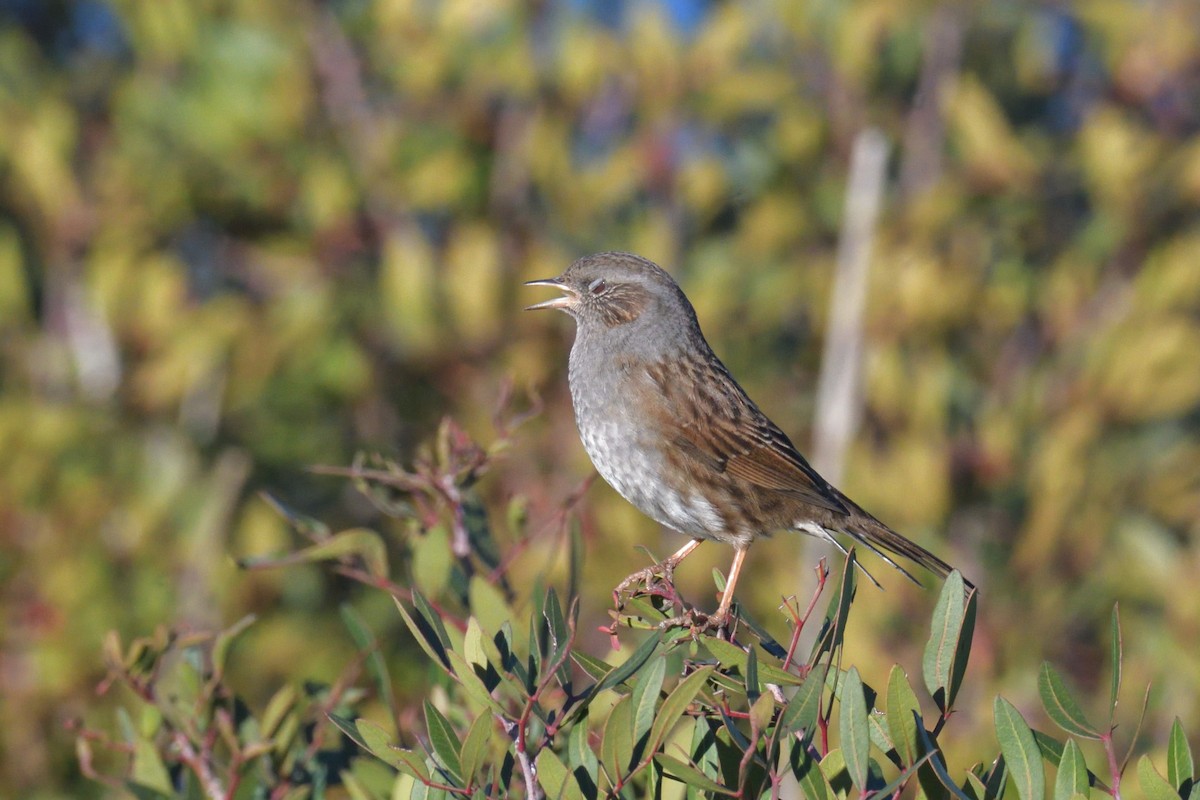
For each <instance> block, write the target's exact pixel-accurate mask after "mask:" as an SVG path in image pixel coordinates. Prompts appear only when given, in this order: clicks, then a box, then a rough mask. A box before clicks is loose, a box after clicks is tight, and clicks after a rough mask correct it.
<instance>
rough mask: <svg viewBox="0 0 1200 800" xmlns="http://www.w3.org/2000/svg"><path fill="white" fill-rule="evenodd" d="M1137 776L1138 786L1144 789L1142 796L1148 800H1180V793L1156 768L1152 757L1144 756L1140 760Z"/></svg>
mask: <svg viewBox="0 0 1200 800" xmlns="http://www.w3.org/2000/svg"><path fill="white" fill-rule="evenodd" d="M1137 774H1138V784H1139V785H1140V786H1141V787H1142V796H1143V797H1145V798H1146V800H1179V793H1178V792H1177V791H1176V790H1175V787H1173V786H1171V784H1170V783H1168V782H1167V779H1166V778H1164V777H1163V776H1162V775H1161V774H1160V773H1159V771H1158V770H1157V769H1155V768H1154V764H1153V763H1151V761H1150V756H1142V757H1141V758H1140V759H1138V765H1137Z"/></svg>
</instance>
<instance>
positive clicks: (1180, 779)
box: [1167, 717, 1196, 791]
mask: <svg viewBox="0 0 1200 800" xmlns="http://www.w3.org/2000/svg"><path fill="white" fill-rule="evenodd" d="M1195 772H1196V764H1195V762H1194V761H1192V748H1191V747H1190V746H1189V745H1188V740H1187V736H1186V735H1185V734H1184V732H1183V725H1182V723H1180V721H1179V717H1176V718H1175V722H1174V723H1173V724H1172V725H1171V737H1170V738H1169V739H1168V740H1167V780H1169V781H1170V782H1171V785H1172V786H1174V787H1175V789H1176V790H1178V791H1182V790H1183V789H1184V786H1185V785H1186V784H1187V783H1190V782H1191V780H1192V777H1193V776H1194V775H1195Z"/></svg>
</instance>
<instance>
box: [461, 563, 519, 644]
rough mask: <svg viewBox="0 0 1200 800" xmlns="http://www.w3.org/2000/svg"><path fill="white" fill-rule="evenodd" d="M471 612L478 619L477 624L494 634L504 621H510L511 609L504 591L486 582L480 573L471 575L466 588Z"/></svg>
mask: <svg viewBox="0 0 1200 800" xmlns="http://www.w3.org/2000/svg"><path fill="white" fill-rule="evenodd" d="M467 595H468V602H469V603H470V605H471V614H473V615H474V616H475V617H476V618H477V619H478V620H479V625H480V627H481V628H483V630H484V631H485V632H487V633H492V634H495V633H497V632H498V631H499V630H500V628H501V627H503V625H504V623H506V622H508V623H511V622H512V620H513V611H512V609H511V608H509V605H508V601H507V600H506V599H505V598H504V593H503V592H501V591H500V590H499V589H497V588H496V587H495V586H493V585H492V584H490V583H488V582H487V581H486V580H485V579H484V578H483V577H482V576H480V575H472V576H471V583H470V586H469V587H468V589H467Z"/></svg>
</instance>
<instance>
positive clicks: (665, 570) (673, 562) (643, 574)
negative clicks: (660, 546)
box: [613, 539, 704, 602]
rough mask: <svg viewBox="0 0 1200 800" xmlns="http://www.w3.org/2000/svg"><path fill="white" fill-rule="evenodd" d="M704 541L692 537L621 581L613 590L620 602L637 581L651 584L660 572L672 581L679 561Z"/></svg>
mask: <svg viewBox="0 0 1200 800" xmlns="http://www.w3.org/2000/svg"><path fill="white" fill-rule="evenodd" d="M703 542H704V540H703V539H692V540H691V541H689V542H688V543H687V544H685V545H684V546H683V547H681V548H679V549H678V550H676V551H675V552H674V553H672V554H671V555H669V556H667V557H666V558H664V559H663V560H662V561H660V562H658V563H657V564H652V565H650V566H648V567H646V568H645V569H639V570H638V571H637V572H635V573H633V574H632V575H630V576H629V577H628V578H626V579H625V580H623V581H621V583H620V584H619V585H618V586H617V588H616V589H615V590H614V591H613V595H614V596H615V597H617V598H618V602H619V598H620V596H621V594H623V593H624V592H625V590H626V589H628V588H629V587H630V586H632V585H634V584H637V583H645V584H646V585H649V584H650V582H651V581H652V580H654V578H655V576H657V575H660V574H661V575H662V576H663V577H664V578H665V579H666V580H667V583H670V582H671V581H672V578H673V577H674V574H675V568H676V567H677V566H679V562H681V561H683V560H684V559H685V558H687V557H688V556H689V555H691V554H692V551H693V550H695V549H696V548H697V547H699V546H700V545H701V544H702V543H703Z"/></svg>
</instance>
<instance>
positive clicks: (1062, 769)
mask: <svg viewBox="0 0 1200 800" xmlns="http://www.w3.org/2000/svg"><path fill="white" fill-rule="evenodd" d="M1087 793H1088V770H1087V763H1086V762H1085V761H1084V760H1083V751H1082V750H1080V749H1079V745H1077V744H1075V740H1074V739H1067V744H1066V746H1065V747H1063V754H1062V758H1061V759H1060V760H1059V762H1058V775H1056V776H1055V778H1054V800H1071V798H1072V797H1074V796H1075V795H1077V794H1087Z"/></svg>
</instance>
